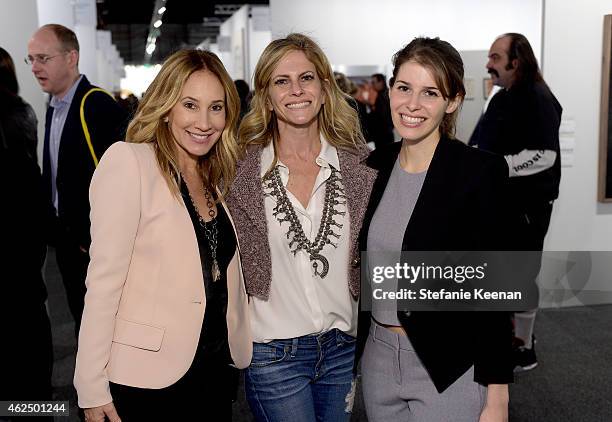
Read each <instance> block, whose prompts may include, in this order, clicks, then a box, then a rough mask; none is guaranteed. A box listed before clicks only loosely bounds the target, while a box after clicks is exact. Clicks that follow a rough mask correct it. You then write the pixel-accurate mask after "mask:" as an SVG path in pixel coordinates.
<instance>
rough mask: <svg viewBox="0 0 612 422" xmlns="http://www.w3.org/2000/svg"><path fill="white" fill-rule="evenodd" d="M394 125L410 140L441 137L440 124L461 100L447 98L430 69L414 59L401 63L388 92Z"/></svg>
mask: <svg viewBox="0 0 612 422" xmlns="http://www.w3.org/2000/svg"><path fill="white" fill-rule="evenodd" d="M389 97H390V101H391V117H392V119H393V126H394V127H395V129H396V130H397V131H398V133H399V134H400V135H401V137H402V138H403V139H405V140H406V141H408V142H411V143H418V142H421V141H423V140H434V141H437V140H438V139H440V131H439V126H440V123H441V122H442V119H443V118H444V116H445V115H446V114H447V113H452V112H454V111H455V110H456V109H457V107H458V106H459V101H458V100H457V99H455V100H448V99H444V98H443V96H442V92H441V91H440V89H439V87H438V86H437V84H436V82H435V80H434V78H433V76H432V75H431V72H430V71H429V70H428V69H427V68H426V67H424V66H422V65H420V64H419V63H417V62H414V61H407V62H405V63H404V64H402V65H401V67H400V69H399V71H398V72H397V76H396V77H395V82H394V84H393V87H392V88H391V91H390V93H389Z"/></svg>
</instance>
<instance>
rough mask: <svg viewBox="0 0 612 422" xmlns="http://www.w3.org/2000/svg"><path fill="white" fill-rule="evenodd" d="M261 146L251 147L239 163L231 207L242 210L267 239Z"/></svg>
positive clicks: (232, 190) (233, 186) (232, 191)
mask: <svg viewBox="0 0 612 422" xmlns="http://www.w3.org/2000/svg"><path fill="white" fill-rule="evenodd" d="M261 151H262V148H261V147H260V146H253V147H249V148H248V149H247V151H246V156H245V158H244V159H243V160H241V161H240V162H239V165H238V169H237V170H236V178H235V179H234V183H233V185H232V189H231V194H230V196H231V197H233V200H232V201H231V205H232V206H233V207H236V208H239V209H240V210H242V213H243V215H244V216H246V217H247V218H248V219H249V220H250V221H251V224H252V227H254V228H255V229H256V230H258V231H259V234H260V235H261V236H263V237H264V238H266V239H267V237H266V236H267V235H268V228H267V225H266V214H265V208H264V193H263V187H262V185H261Z"/></svg>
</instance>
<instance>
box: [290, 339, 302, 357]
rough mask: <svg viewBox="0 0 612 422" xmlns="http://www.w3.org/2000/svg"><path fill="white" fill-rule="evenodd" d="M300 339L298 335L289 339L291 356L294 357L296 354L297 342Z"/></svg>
mask: <svg viewBox="0 0 612 422" xmlns="http://www.w3.org/2000/svg"><path fill="white" fill-rule="evenodd" d="M299 341H300V338H299V337H295V338H293V339H292V340H291V357H292V358H294V357H295V355H296V354H297V348H298V343H299Z"/></svg>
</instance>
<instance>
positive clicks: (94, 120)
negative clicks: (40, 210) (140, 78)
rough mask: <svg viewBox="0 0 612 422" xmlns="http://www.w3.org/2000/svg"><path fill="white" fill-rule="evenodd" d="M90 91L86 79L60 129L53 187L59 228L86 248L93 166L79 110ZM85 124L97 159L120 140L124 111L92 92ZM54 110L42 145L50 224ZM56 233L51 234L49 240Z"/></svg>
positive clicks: (48, 116) (124, 125) (105, 96)
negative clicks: (55, 185)
mask: <svg viewBox="0 0 612 422" xmlns="http://www.w3.org/2000/svg"><path fill="white" fill-rule="evenodd" d="M92 88H97V87H95V86H94V85H91V84H90V83H89V81H88V80H87V78H86V77H85V76H84V75H83V79H81V81H80V82H79V85H78V86H77V88H76V91H75V93H74V97H73V98H72V103H71V104H70V108H69V109H68V114H67V115H66V123H65V124H64V128H63V130H62V135H61V140H60V147H59V154H58V163H57V175H56V184H57V192H58V195H59V197H58V208H59V209H58V210H57V213H58V217H59V223H60V225H61V227H63V228H64V230H65V231H66V232H67V234H68V235H69V236H70V237H71V241H72V242H76V243H77V244H78V245H80V246H83V247H85V248H89V244H90V243H91V239H90V236H89V183H90V181H91V177H92V175H93V172H94V170H95V168H96V167H95V165H94V162H93V158H92V157H91V153H90V151H89V147H88V145H87V141H86V140H85V134H84V132H83V126H82V124H81V117H80V110H81V100H82V99H83V96H85V94H86V93H87V92H88V91H89V90H90V89H92ZM84 115H85V122H86V123H87V128H88V130H89V134H90V136H91V143H92V145H93V148H94V151H95V153H96V156H97V158H98V160H100V159H101V158H102V155H103V154H104V152H105V151H106V149H107V148H108V147H109V146H111V144H112V143H113V142H117V141H123V139H124V138H125V131H126V129H127V124H128V115H127V112H126V111H125V110H124V109H122V108H121V106H119V104H117V102H116V101H115V100H114V99H113V98H111V97H110V96H109V95H108V94H106V93H104V92H99V91H96V92H93V93H91V95H90V96H89V97H87V100H85V107H84ZM52 119H53V107H48V108H47V114H46V119H45V143H44V147H43V160H42V161H43V173H42V176H43V183H44V190H45V195H46V197H47V201H48V204H49V205H48V207H49V211H48V213H49V218H50V219H51V220H52V221H53V214H54V211H53V205H52V201H51V189H52V187H51V183H52V180H51V161H50V155H49V133H50V131H51V120H52ZM57 235H58V233H51V234H50V236H51V238H52V239H51V240H54V239H53V237H55V236H57Z"/></svg>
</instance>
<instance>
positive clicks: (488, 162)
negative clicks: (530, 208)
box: [358, 137, 513, 392]
mask: <svg viewBox="0 0 612 422" xmlns="http://www.w3.org/2000/svg"><path fill="white" fill-rule="evenodd" d="M401 145H402V143H401V142H397V143H394V144H392V145H388V146H386V147H384V148H381V149H377V150H375V151H374V152H373V153H372V155H371V156H370V158H369V160H368V164H369V165H370V166H371V167H373V168H374V169H377V170H378V171H379V172H378V178H377V180H376V181H375V183H374V188H373V192H372V196H371V198H370V203H369V205H368V210H367V212H366V216H365V220H364V223H363V230H362V232H361V235H360V245H361V249H362V250H364V251H365V250H366V249H367V236H368V230H369V226H370V222H371V221H372V216H373V215H374V212H375V211H376V208H377V207H378V204H379V202H380V200H381V198H382V196H383V193H384V191H385V188H386V186H387V182H388V180H389V177H390V175H391V171H392V169H393V166H394V164H395V161H396V159H397V157H398V155H399V151H400V148H401ZM507 181H508V167H507V165H506V162H505V160H504V159H503V158H502V157H499V156H495V155H493V154H490V153H487V152H485V151H481V150H477V149H474V148H471V147H468V146H467V145H465V144H463V143H462V142H460V141H457V140H450V139H447V138H444V137H443V138H442V139H440V142H439V144H438V146H437V148H436V151H435V153H434V156H433V159H432V161H431V164H430V166H429V169H428V171H427V176H426V178H425V182H424V184H423V187H422V189H421V193H420V195H419V198H418V200H417V203H416V205H415V208H414V211H413V213H412V216H411V218H410V221H409V223H408V226H407V227H406V230H405V234H404V240H403V243H402V250H404V251H468V250H475V251H477V250H485V251H486V250H507V249H509V247H508V246H507V245H505V244H504V242H505V239H508V236H507V235H506V234H505V233H506V232H507V230H508V228H509V225H508V216H507V212H506V207H505V205H504V200H505V197H506V191H507ZM398 318H399V320H400V322H401V323H402V326H403V327H404V328H405V330H406V333H407V334H408V337H409V338H410V341H411V342H412V344H413V346H414V349H415V352H416V353H417V355H418V356H419V358H420V360H421V362H422V363H423V365H424V366H425V368H426V369H427V371H428V373H429V375H430V377H431V379H432V381H433V383H434V385H435V386H436V389H437V390H438V391H439V392H442V391H444V390H445V389H446V388H448V387H449V386H450V385H451V384H452V383H453V382H455V381H456V380H457V379H458V378H459V377H460V376H461V375H463V374H464V373H465V372H466V371H467V370H468V369H469V368H470V367H471V366H472V365H473V366H474V378H475V381H476V382H478V383H480V384H484V385H487V384H507V383H509V382H512V380H513V372H512V371H513V365H512V359H511V358H512V355H511V352H512V349H511V344H512V325H511V319H510V315H509V314H508V313H505V312H411V313H409V315H406V313H404V312H398ZM370 324H371V318H370V313H369V312H362V313H361V314H360V320H359V330H358V338H359V343H358V354H361V352H362V351H363V347H364V346H365V340H366V339H367V335H368V331H369V326H370Z"/></svg>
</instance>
